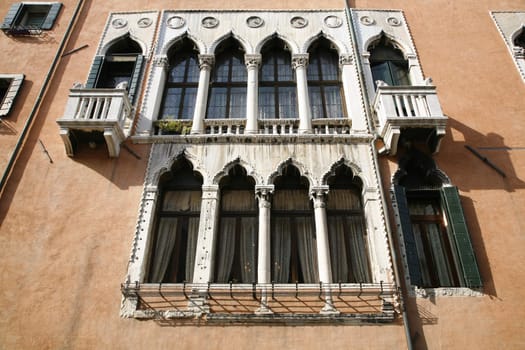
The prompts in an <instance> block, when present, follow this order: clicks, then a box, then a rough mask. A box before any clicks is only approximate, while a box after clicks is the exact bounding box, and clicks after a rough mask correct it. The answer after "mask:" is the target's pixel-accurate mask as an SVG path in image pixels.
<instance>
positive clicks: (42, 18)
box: [0, 2, 62, 35]
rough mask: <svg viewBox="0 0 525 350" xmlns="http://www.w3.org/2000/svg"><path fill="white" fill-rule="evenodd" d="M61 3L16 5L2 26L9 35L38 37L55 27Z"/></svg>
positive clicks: (8, 13) (12, 7) (6, 16)
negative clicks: (44, 31) (43, 31)
mask: <svg viewBox="0 0 525 350" xmlns="http://www.w3.org/2000/svg"><path fill="white" fill-rule="evenodd" d="M61 7H62V4H61V3H58V2H49V3H38V4H35V3H31V4H30V3H23V2H22V3H16V4H13V5H12V6H11V8H10V9H9V11H8V12H7V14H6V15H5V17H4V21H3V23H2V25H1V26H0V29H2V30H3V31H4V32H5V33H6V34H9V35H37V34H40V32H41V31H42V30H49V29H51V28H52V27H53V24H54V23H55V20H56V18H57V16H58V13H59V12H60V9H61Z"/></svg>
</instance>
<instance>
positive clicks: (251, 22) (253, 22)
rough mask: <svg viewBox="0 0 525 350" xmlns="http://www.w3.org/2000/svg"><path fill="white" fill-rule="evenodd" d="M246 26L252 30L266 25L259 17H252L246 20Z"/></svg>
mask: <svg viewBox="0 0 525 350" xmlns="http://www.w3.org/2000/svg"><path fill="white" fill-rule="evenodd" d="M246 24H248V27H250V28H259V27H261V26H262V25H263V24H264V20H263V19H262V18H261V17H259V16H251V17H248V19H247V20H246Z"/></svg>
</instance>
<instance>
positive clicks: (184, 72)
mask: <svg viewBox="0 0 525 350" xmlns="http://www.w3.org/2000/svg"><path fill="white" fill-rule="evenodd" d="M168 57H169V63H170V67H169V72H168V79H167V82H166V87H165V89H164V100H163V103H162V109H161V114H160V118H159V119H192V118H193V111H194V109H195V98H196V96H197V88H198V86H199V74H200V70H199V62H198V57H197V51H196V50H195V47H194V44H193V43H192V42H191V41H190V40H188V39H183V40H182V42H179V43H178V44H176V45H174V47H172V48H171V49H170V52H169V54H168Z"/></svg>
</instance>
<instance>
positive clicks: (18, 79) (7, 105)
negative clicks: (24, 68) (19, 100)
mask: <svg viewBox="0 0 525 350" xmlns="http://www.w3.org/2000/svg"><path fill="white" fill-rule="evenodd" d="M23 81H24V75H23V74H16V75H13V76H12V78H11V83H10V84H9V89H7V92H6V94H5V97H4V100H3V101H2V104H1V105H0V117H4V116H6V115H8V114H9V112H10V111H11V107H12V106H13V104H14V102H15V98H16V96H17V95H18V91H20V88H21V87H22V82H23Z"/></svg>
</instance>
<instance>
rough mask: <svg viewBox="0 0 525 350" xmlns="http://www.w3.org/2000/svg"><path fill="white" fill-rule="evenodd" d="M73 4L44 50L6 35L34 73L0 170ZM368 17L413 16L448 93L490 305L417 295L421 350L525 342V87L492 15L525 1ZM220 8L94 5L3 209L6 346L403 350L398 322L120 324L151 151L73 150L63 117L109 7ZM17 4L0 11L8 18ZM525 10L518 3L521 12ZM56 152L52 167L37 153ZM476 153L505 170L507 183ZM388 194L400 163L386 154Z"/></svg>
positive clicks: (456, 158) (9, 47) (446, 150)
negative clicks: (64, 135)
mask: <svg viewBox="0 0 525 350" xmlns="http://www.w3.org/2000/svg"><path fill="white" fill-rule="evenodd" d="M62 3H63V4H64V7H63V9H62V11H61V14H60V16H59V18H58V20H57V22H56V24H55V27H54V30H53V31H52V32H50V33H49V34H48V35H46V36H44V37H42V38H38V39H36V40H34V38H28V39H14V38H10V37H6V36H5V35H4V34H0V52H2V53H3V55H4V57H8V58H9V59H2V60H1V62H0V70H1V71H2V72H1V73H18V72H23V73H24V74H25V75H26V81H25V82H24V88H23V90H22V91H21V94H20V95H19V96H18V99H17V102H16V105H15V107H14V110H13V112H12V113H11V116H10V117H8V118H7V119H6V120H5V123H7V124H8V125H9V126H10V127H9V128H8V129H9V130H7V129H6V128H7V127H6V126H5V125H2V126H1V129H0V148H1V149H2V155H1V156H0V162H1V164H0V165H1V168H2V169H3V168H4V167H5V164H6V163H7V160H8V155H10V153H11V151H12V149H13V147H14V144H15V142H16V139H17V137H18V135H19V132H20V131H21V129H22V127H23V124H24V123H25V121H26V118H27V116H28V114H29V111H30V110H31V107H32V105H33V102H34V100H35V98H36V96H37V93H38V90H39V88H40V86H41V85H42V83H43V79H44V77H45V74H46V73H47V70H48V69H49V65H50V63H51V60H52V58H53V56H54V55H55V53H56V50H57V48H58V44H59V42H60V40H61V38H62V36H63V35H64V31H65V29H66V27H67V25H68V22H69V20H70V18H71V16H72V13H73V11H74V7H75V6H76V4H77V2H76V1H72V0H64V1H62ZM350 4H351V5H352V6H355V7H357V8H389V9H390V8H394V9H402V10H403V11H404V13H405V16H406V19H407V22H408V24H409V27H410V30H411V33H412V36H413V40H414V43H415V46H416V48H417V51H418V55H419V59H420V62H421V65H422V67H423V71H424V74H425V76H431V77H432V78H433V80H434V83H435V85H436V86H437V87H438V94H439V98H440V101H441V104H442V107H443V110H444V112H445V114H446V115H448V116H449V118H450V121H449V128H448V130H447V131H448V132H447V135H446V136H445V139H444V141H443V143H442V147H441V151H440V153H439V154H438V155H436V156H435V160H436V162H437V164H438V166H439V167H440V168H441V169H442V170H443V171H444V172H445V173H446V174H447V175H448V176H449V177H450V178H451V180H452V182H453V183H454V184H455V185H457V186H458V187H459V189H460V190H461V194H462V203H463V207H464V210H465V213H466V216H467V220H468V226H469V229H470V230H471V237H472V241H473V244H474V249H475V253H476V257H477V259H478V263H479V266H480V270H481V275H482V278H483V281H484V284H485V289H484V291H485V295H484V296H482V297H435V298H426V299H425V298H408V299H407V300H406V301H407V307H408V311H409V319H410V326H411V328H412V333H413V335H414V336H413V337H414V340H415V345H416V348H421V349H424V348H429V349H440V348H441V349H464V348H485V349H496V348H502V347H505V348H509V349H519V348H523V347H525V340H524V337H523V335H522V334H523V333H524V327H523V322H521V321H522V319H523V317H524V316H525V305H524V302H523V300H524V298H523V297H524V292H523V289H522V288H521V285H522V284H523V282H524V277H523V272H522V271H521V269H520V266H521V260H522V253H521V252H522V250H523V249H524V248H525V242H524V241H523V236H524V233H525V223H524V221H523V220H524V219H523V213H524V212H525V199H524V198H525V189H524V188H525V157H524V156H523V154H524V153H523V152H524V150H523V147H525V142H524V141H523V135H524V132H525V121H524V118H523V116H524V112H523V111H524V110H525V99H523V95H524V92H525V86H524V84H523V82H522V81H521V78H520V76H519V74H518V72H517V70H516V67H515V65H514V64H513V62H512V61H511V57H510V55H509V53H508V50H507V48H506V47H505V44H504V42H503V41H502V39H501V37H500V35H499V33H498V32H497V29H496V26H495V25H494V23H493V21H492V19H491V17H490V15H489V11H490V10H514V9H519V6H522V4H521V3H520V1H500V2H498V4H497V8H494V7H493V6H496V5H494V4H493V3H492V2H490V1H481V2H480V1H478V2H452V3H451V2H449V1H433V2H420V3H414V2H413V1H351V2H350ZM219 6H222V4H218V3H216V2H211V1H179V2H177V3H173V2H170V1H147V2H145V1H138V0H132V1H126V2H113V1H98V0H93V1H85V4H84V9H83V11H82V13H81V16H80V18H79V20H78V23H77V25H76V27H75V30H74V31H73V32H72V36H71V40H70V41H69V43H68V45H67V47H66V51H68V50H72V49H74V48H78V47H80V46H83V45H86V44H87V45H89V46H88V47H87V48H86V49H83V50H81V51H79V52H77V53H75V54H73V55H70V56H67V57H64V58H62V59H61V60H60V63H59V65H58V66H57V71H56V74H55V76H54V79H53V80H52V82H51V85H50V87H49V89H48V92H47V94H46V98H45V100H44V102H43V105H42V107H41V108H40V111H39V113H38V115H37V118H36V119H35V122H34V125H33V128H32V131H31V133H30V135H29V138H28V139H27V141H26V143H25V146H24V148H23V151H22V153H21V155H20V157H19V159H18V161H17V164H16V166H15V168H14V170H13V173H12V175H11V177H10V180H9V182H8V185H7V187H6V189H5V191H4V193H3V194H2V198H1V201H0V225H1V226H0V247H1V249H2V254H0V285H1V286H2V287H1V289H0V290H1V291H0V310H1V311H0V315H1V317H0V347H1V348H6V349H26V348H34V349H46V348H47V349H56V348H65V349H69V348H79V349H91V348H111V349H120V348H167V347H173V346H177V347H178V348H181V349H194V348H200V347H204V346H206V347H211V348H217V349H224V348H241V349H245V348H276V347H286V348H297V349H299V348H300V349H306V348H311V349H321V348H326V347H327V346H330V347H331V348H334V349H345V348H349V347H352V348H358V349H359V348H365V349H367V348H368V349H378V348H390V349H401V348H404V347H405V346H406V345H405V339H404V331H403V327H402V325H401V323H400V322H397V323H393V324H389V325H385V326H377V325H364V326H353V325H346V326H338V325H334V326H327V325H320V326H272V325H264V326H225V327H221V326H204V325H203V326H197V325H192V326H169V327H162V326H160V325H159V324H157V323H155V322H154V321H144V322H141V321H137V320H133V319H121V318H119V308H120V299H121V294H120V283H122V282H123V279H124V276H125V274H126V269H127V263H128V259H129V253H130V248H131V242H132V239H133V234H134V230H135V225H136V221H137V211H138V206H139V203H140V197H141V193H142V186H143V181H144V173H145V169H146V166H147V159H148V156H149V151H150V147H149V146H148V145H138V144H131V143H129V144H128V146H129V147H130V148H131V149H132V150H133V151H134V152H136V153H137V155H138V156H139V157H140V159H137V158H136V157H134V156H133V155H132V154H130V153H129V152H127V151H126V150H122V151H121V154H120V157H119V158H117V159H109V158H108V157H107V151H106V150H105V149H104V148H102V147H99V148H97V149H95V150H90V149H88V148H87V147H86V148H80V149H79V150H78V152H77V155H76V156H75V157H74V158H69V157H67V156H66V154H65V152H64V147H63V143H62V141H61V139H60V137H59V134H58V126H57V125H56V122H55V121H56V119H57V118H59V117H60V116H61V115H62V113H63V110H64V106H65V104H66V100H67V96H68V91H69V88H70V87H71V86H72V85H73V83H74V82H77V81H85V78H86V76H87V73H88V71H89V66H90V64H91V61H92V59H93V56H94V55H95V52H96V49H97V46H98V41H99V39H100V36H101V33H102V30H103V28H104V26H105V23H106V20H107V17H108V13H109V12H112V11H135V10H136V11H139V10H151V9H155V10H160V9H210V8H217V7H219ZM319 6H322V7H324V8H336V9H337V8H342V7H343V6H344V3H343V2H342V1H339V0H337V1H335V0H331V1H325V2H323V3H322V4H319V2H318V1H313V0H312V1H311V0H307V1H300V2H299V1H292V0H290V1H281V2H269V3H265V4H254V3H251V2H246V1H233V2H229V3H228V5H227V8H228V9H260V8H285V9H286V8H299V9H312V8H319ZM8 8H9V2H6V1H4V2H2V3H0V14H4V13H6V12H7V10H8ZM521 10H523V7H521ZM39 140H42V142H43V143H44V145H45V146H46V148H47V150H48V152H49V155H50V156H51V158H52V160H53V162H52V163H51V162H50V160H49V158H48V157H47V156H46V154H45V153H44V152H43V151H42V148H41V146H40V143H39ZM465 145H470V146H472V147H475V148H477V149H478V150H479V151H480V153H482V154H483V155H485V156H486V157H487V158H489V159H490V160H491V161H492V162H493V163H494V164H495V165H497V166H498V167H499V168H501V169H502V170H503V171H504V172H505V173H506V175H507V176H506V177H505V178H503V177H501V176H500V175H499V174H498V173H496V172H495V171H494V170H492V169H491V168H489V167H487V166H486V165H485V164H484V163H483V162H482V161H481V160H480V159H478V158H476V157H474V155H473V154H471V153H470V152H469V151H468V150H467V149H465V147H464V146H465ZM380 160H381V169H382V170H383V171H384V176H383V179H384V186H385V188H387V189H388V188H389V186H390V177H391V175H392V174H393V173H394V172H395V171H396V169H397V165H396V159H395V158H388V157H382V158H380Z"/></svg>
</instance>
